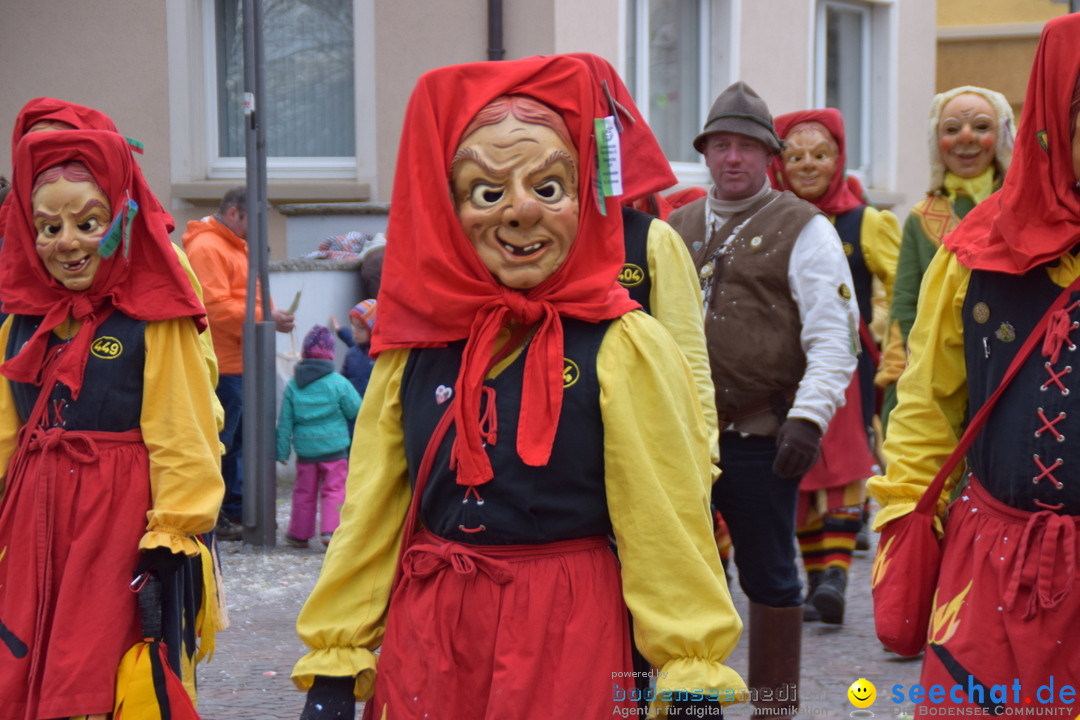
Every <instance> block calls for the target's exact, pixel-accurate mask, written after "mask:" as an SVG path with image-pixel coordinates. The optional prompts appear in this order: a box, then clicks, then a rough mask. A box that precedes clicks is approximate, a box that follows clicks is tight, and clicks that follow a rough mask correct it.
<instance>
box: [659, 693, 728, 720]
mask: <svg viewBox="0 0 1080 720" xmlns="http://www.w3.org/2000/svg"><path fill="white" fill-rule="evenodd" d="M667 716H668V717H669V718H671V719H672V720H675V719H676V718H679V720H682V718H713V719H715V720H722V718H723V717H724V710H723V706H722V705H721V704H720V703H719V702H718V701H716V700H710V699H708V698H701V699H700V700H672V701H671V704H669V705H668V708H667Z"/></svg>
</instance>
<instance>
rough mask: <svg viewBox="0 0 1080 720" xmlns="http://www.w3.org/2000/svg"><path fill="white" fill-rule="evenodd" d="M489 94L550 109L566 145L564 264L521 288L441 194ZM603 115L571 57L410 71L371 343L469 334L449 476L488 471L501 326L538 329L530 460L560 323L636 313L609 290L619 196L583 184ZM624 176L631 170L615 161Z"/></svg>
mask: <svg viewBox="0 0 1080 720" xmlns="http://www.w3.org/2000/svg"><path fill="white" fill-rule="evenodd" d="M501 95H527V96H529V97H532V98H534V99H535V100H537V101H539V102H542V103H544V104H546V105H548V106H550V107H551V108H553V109H554V110H555V112H557V113H559V114H560V115H561V116H562V118H563V120H564V121H565V123H566V126H567V128H568V130H569V132H570V135H571V137H572V139H573V141H574V145H575V147H576V149H577V151H578V154H579V158H578V196H579V200H580V212H579V219H578V233H577V236H576V240H575V242H574V244H573V247H572V248H571V249H570V252H569V254H568V256H567V259H566V262H565V263H563V265H562V266H561V267H560V268H559V270H558V271H556V272H555V273H554V274H553V275H552V276H551V277H549V278H548V279H547V280H545V281H544V282H542V283H541V284H540V285H538V286H537V287H535V288H532V289H531V290H528V291H519V290H512V289H510V288H507V287H505V286H503V285H501V284H499V283H498V282H497V281H496V280H495V279H494V278H493V277H492V275H491V273H490V272H489V271H488V270H487V268H486V267H485V266H484V264H483V263H482V262H481V261H480V258H479V256H478V255H477V254H476V251H475V250H474V249H473V247H472V244H471V243H470V242H469V239H468V238H467V237H466V235H465V232H464V231H463V230H462V227H461V222H460V221H459V220H458V217H457V212H456V210H455V208H454V205H453V202H452V200H451V197H450V192H449V189H448V185H449V178H450V163H451V160H452V158H453V156H454V152H455V150H456V149H457V146H458V143H459V142H460V141H461V140H462V132H463V131H464V129H465V127H466V126H467V125H468V124H469V122H470V121H471V120H472V118H473V116H474V115H476V113H477V111H479V110H480V109H481V108H483V107H484V106H485V105H487V104H488V103H489V102H490V101H491V100H493V99H495V98H497V97H499V96H501ZM609 114H610V109H609V107H608V102H607V98H606V97H605V95H604V92H603V89H602V88H601V87H600V85H599V83H598V82H597V81H596V79H595V78H594V76H593V74H592V73H591V72H590V69H589V67H588V65H587V64H586V63H585V62H584V61H582V60H581V59H578V58H571V57H565V56H553V57H535V58H528V59H525V60H514V61H504V62H489V63H473V64H467V65H456V66H451V67H445V68H440V69H437V70H432V71H431V72H428V73H426V74H424V75H423V76H421V78H420V79H419V80H418V81H417V84H416V88H415V89H414V90H413V93H412V97H411V98H410V99H409V105H408V109H407V110H406V113H405V124H404V127H403V128H402V137H401V146H400V149H399V151H398V161H397V173H396V175H395V178H394V192H393V197H392V202H391V203H390V208H391V209H390V221H389V226H388V228H387V231H386V236H387V244H386V257H385V261H384V265H383V276H382V287H381V289H380V291H379V322H378V323H376V324H375V330H374V337H373V338H372V349H373V351H374V352H376V353H377V352H380V351H382V350H386V349H388V348H420V347H438V346H442V345H445V344H446V343H448V342H451V341H454V340H461V339H465V338H467V343H466V345H465V351H464V354H463V356H462V366H461V371H460V373H459V375H458V378H457V381H456V384H455V395H456V397H457V403H456V415H455V419H454V420H455V423H456V425H457V428H458V433H457V438H456V440H455V441H454V457H455V459H456V467H457V472H458V482H460V483H462V484H467V485H476V484H481V483H484V482H487V481H488V480H490V479H491V477H492V471H491V465H490V463H489V462H488V458H487V455H486V453H485V452H484V449H483V446H482V443H481V437H480V428H479V417H480V392H481V388H482V383H483V379H484V372H485V369H486V366H487V363H488V360H489V358H490V357H491V355H492V352H493V349H494V344H495V339H496V335H497V333H498V331H499V329H500V328H501V327H503V326H504V325H506V324H507V323H508V322H509V321H510V320H511V319H515V320H518V321H519V322H521V323H524V324H526V325H533V324H537V325H538V329H537V330H536V333H535V335H534V337H533V340H532V348H531V350H530V351H529V354H528V360H527V362H526V367H525V379H524V387H523V388H522V402H521V411H520V422H519V429H518V438H517V450H518V454H519V455H520V456H521V458H522V460H523V461H524V462H526V463H527V464H529V465H533V466H541V465H544V464H545V463H546V462H547V460H548V457H549V455H550V453H551V446H552V443H553V441H554V438H555V429H556V426H557V423H558V419H559V414H560V410H561V408H562V389H563V376H562V370H563V336H562V325H561V323H560V322H559V318H560V317H570V318H576V319H580V320H585V321H589V322H598V321H601V320H607V319H610V318H615V317H618V316H620V315H623V314H624V313H627V312H629V311H631V310H633V309H635V308H637V307H638V305H637V303H635V302H634V301H632V300H631V299H630V297H629V296H628V295H627V294H626V291H625V290H624V289H623V288H622V287H621V286H620V285H619V284H618V283H617V282H616V277H617V276H618V273H619V269H620V268H621V267H622V264H623V257H624V254H625V252H624V246H623V229H622V214H621V213H620V211H619V204H618V200H617V199H615V198H607V199H606V200H605V201H604V209H605V210H606V214H604V213H602V212H601V206H600V205H599V204H598V201H597V195H596V190H595V182H594V176H595V167H594V164H595V162H596V160H595V156H596V142H595V139H594V131H593V120H594V119H595V118H598V117H604V116H607V115H609ZM624 176H626V177H630V178H634V177H636V176H637V173H636V170H635V169H634V168H629V167H625V165H624Z"/></svg>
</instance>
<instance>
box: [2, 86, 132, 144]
mask: <svg viewBox="0 0 1080 720" xmlns="http://www.w3.org/2000/svg"><path fill="white" fill-rule="evenodd" d="M44 120H52V121H56V122H64V123H67V124H68V125H70V126H71V127H72V129H74V130H108V131H109V132H114V133H118V132H120V131H119V130H117V129H116V123H114V122H113V121H112V118H111V117H109V116H108V115H106V114H105V113H103V112H101V111H100V110H95V109H94V108H90V107H86V106H85V105H78V104H76V103H72V102H67V101H66V100H57V99H56V98H51V97H39V98H34V99H33V100H31V101H30V102H28V103H26V104H25V105H23V108H22V110H20V111H19V115H18V117H16V118H15V128H14V129H13V130H12V131H11V157H12V158H14V157H15V148H17V147H18V146H19V141H20V140H22V136H23V135H25V134H26V133H28V132H29V131H30V128H32V127H33V126H34V125H36V124H37V123H39V122H42V121H44Z"/></svg>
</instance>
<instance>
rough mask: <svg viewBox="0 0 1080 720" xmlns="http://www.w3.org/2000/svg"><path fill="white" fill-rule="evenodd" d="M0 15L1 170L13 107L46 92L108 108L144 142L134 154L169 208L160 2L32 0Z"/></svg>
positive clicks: (7, 165)
mask: <svg viewBox="0 0 1080 720" xmlns="http://www.w3.org/2000/svg"><path fill="white" fill-rule="evenodd" d="M18 8H19V11H18V12H12V11H11V8H8V9H7V10H6V11H5V12H4V20H3V21H2V22H0V67H2V68H3V70H2V71H0V78H2V80H0V88H2V89H0V168H2V169H0V172H2V173H3V174H5V175H8V174H9V173H10V170H11V146H10V145H9V143H8V138H10V137H11V128H12V126H13V125H14V123H15V116H16V115H18V112H19V109H20V108H21V107H22V106H23V105H24V104H25V103H26V101H27V100H30V99H32V98H35V97H41V96H50V97H56V98H60V99H62V100H69V101H71V102H76V103H80V104H83V105H89V106H91V107H95V108H97V109H99V110H102V111H104V112H106V113H108V114H109V115H110V116H111V117H112V118H113V120H114V121H115V122H116V125H117V127H118V128H119V130H120V132H122V133H124V134H125V135H127V136H129V137H133V138H135V139H137V140H140V141H141V142H143V143H144V144H145V146H146V152H145V154H144V155H142V156H140V157H139V160H140V163H141V165H142V168H143V172H144V174H145V175H146V178H147V180H148V181H149V182H150V186H151V187H152V188H153V190H154V192H155V193H156V194H157V195H158V197H159V198H161V200H162V202H163V203H164V204H165V206H166V207H168V201H169V106H168V66H167V58H166V53H165V38H166V34H165V8H164V5H163V4H162V3H158V2H152V3H148V2H144V1H142V0H113V1H111V2H73V1H72V0H34V2H27V3H19V4H18Z"/></svg>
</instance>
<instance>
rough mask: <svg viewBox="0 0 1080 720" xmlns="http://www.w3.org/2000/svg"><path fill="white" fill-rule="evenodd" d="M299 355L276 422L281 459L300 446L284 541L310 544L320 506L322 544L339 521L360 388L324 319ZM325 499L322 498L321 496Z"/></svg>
mask: <svg viewBox="0 0 1080 720" xmlns="http://www.w3.org/2000/svg"><path fill="white" fill-rule="evenodd" d="M301 358H302V359H301V360H300V362H299V363H297V365H296V369H295V370H294V377H293V378H292V379H290V380H289V383H288V384H287V385H286V386H285V395H284V397H282V399H281V414H280V416H279V418H278V426H277V459H278V462H280V463H282V464H284V463H285V462H286V461H287V460H288V459H289V449H290V445H292V446H293V447H295V448H296V485H295V486H294V487H293V496H292V515H291V517H290V519H289V529H288V532H286V534H285V542H287V543H289V544H290V545H292V546H293V547H307V544H308V540H309V539H310V538H311V537H312V536H313V535H314V534H315V513H316V506H317V505H319V506H320V512H319V519H320V523H321V535H322V543H323V545H328V544H329V543H330V536H331V535H332V534H333V533H334V530H336V529H337V526H338V523H339V522H340V521H341V505H342V503H344V502H345V477H346V475H347V474H348V470H349V445H350V439H349V422H350V421H353V420H355V419H356V413H358V412H359V411H360V402H361V398H360V394H359V393H358V392H357V391H356V388H355V387H353V384H352V383H351V382H349V381H348V380H347V379H345V377H344V376H343V375H341V374H339V373H337V372H335V371H334V338H333V335H331V334H330V331H329V330H328V329H327V328H325V327H323V326H322V325H316V326H315V327H313V328H312V329H311V330H310V331H309V332H308V334H307V335H306V336H305V337H304V344H303V349H302V350H301ZM320 500H321V502H319V501H320Z"/></svg>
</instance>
